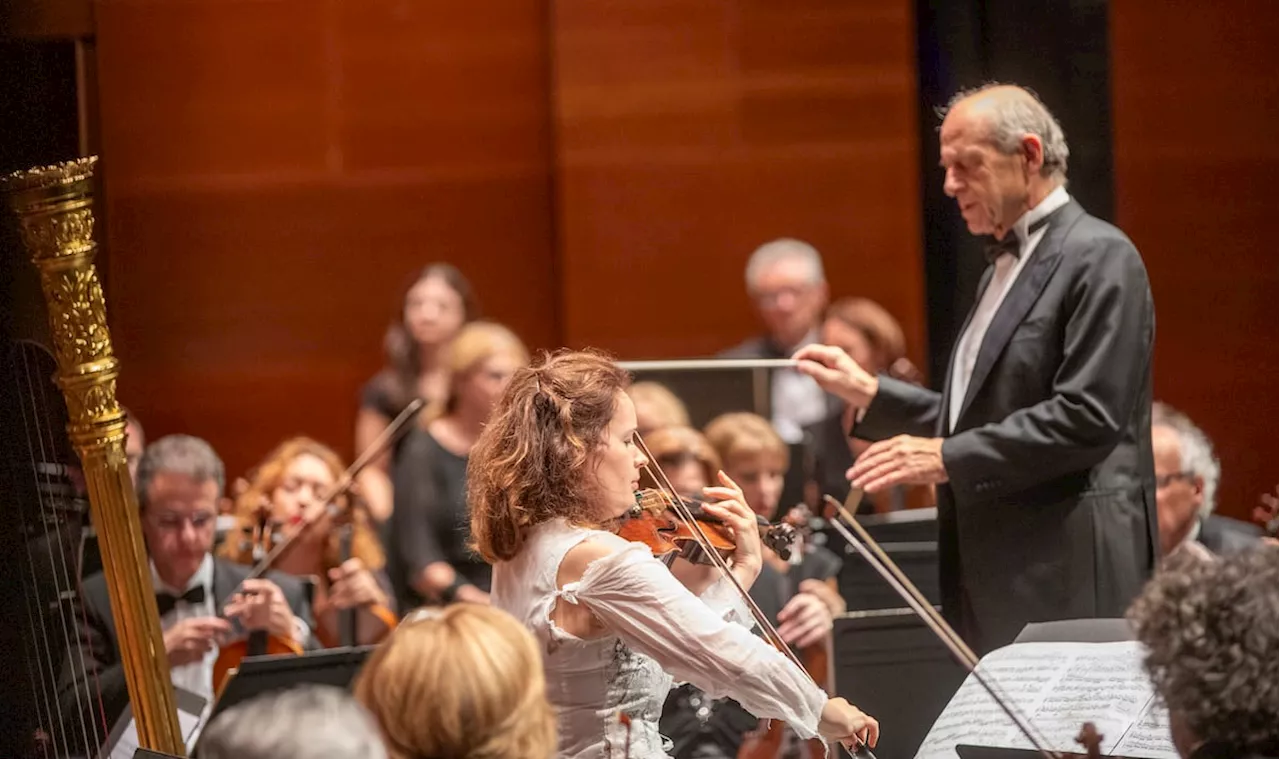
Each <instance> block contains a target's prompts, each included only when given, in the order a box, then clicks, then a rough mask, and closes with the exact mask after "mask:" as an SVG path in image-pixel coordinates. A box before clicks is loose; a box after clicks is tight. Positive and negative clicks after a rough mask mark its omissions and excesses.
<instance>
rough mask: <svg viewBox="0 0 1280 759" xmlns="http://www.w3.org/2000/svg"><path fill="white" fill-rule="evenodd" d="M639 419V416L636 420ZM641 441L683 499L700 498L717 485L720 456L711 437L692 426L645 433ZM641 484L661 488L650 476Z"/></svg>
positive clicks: (673, 427)
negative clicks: (709, 486) (707, 488)
mask: <svg viewBox="0 0 1280 759" xmlns="http://www.w3.org/2000/svg"><path fill="white" fill-rule="evenodd" d="M639 418H640V417H639V414H637V415H636V419H637V420H638V419H639ZM641 438H642V439H643V440H644V444H645V445H646V446H648V448H649V453H650V454H652V455H653V460H654V463H656V464H657V465H658V467H659V468H660V469H661V470H662V472H663V474H665V475H666V476H667V479H668V480H669V481H670V483H671V487H673V488H675V491H676V492H677V493H679V494H680V495H682V496H685V497H687V498H700V497H701V496H702V489H703V488H705V487H707V486H708V485H710V484H711V483H712V482H714V481H715V479H716V472H718V471H720V456H719V455H718V454H717V453H716V452H715V449H714V448H712V447H711V444H710V443H708V442H707V438H706V437H705V436H704V435H703V434H702V433H701V432H698V431H697V430H695V429H694V428H692V427H685V426H671V427H662V428H660V429H658V430H655V431H654V432H652V433H650V434H648V435H644V434H641ZM640 485H641V487H646V488H657V487H659V483H657V482H654V481H653V478H652V477H651V476H650V475H649V474H648V473H646V474H645V475H644V476H643V477H642V478H641V481H640Z"/></svg>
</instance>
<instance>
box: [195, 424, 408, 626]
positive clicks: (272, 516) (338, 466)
mask: <svg viewBox="0 0 1280 759" xmlns="http://www.w3.org/2000/svg"><path fill="white" fill-rule="evenodd" d="M342 474H343V463H342V460H341V459H340V458H339V457H338V455H337V454H336V453H334V452H333V450H332V449H330V448H329V447H328V446H325V445H323V444H321V443H319V442H317V441H315V440H312V439H310V438H306V437H296V438H292V439H290V440H286V441H285V442H283V443H281V444H280V445H279V446H277V447H276V449H275V450H274V451H272V452H271V453H270V454H269V455H268V456H267V458H266V460H265V461H263V462H262V464H261V465H260V466H259V467H258V468H257V469H256V470H255V471H254V473H253V474H252V475H251V477H250V478H249V482H248V486H247V487H246V488H245V490H244V491H243V492H242V493H241V494H240V495H239V497H238V498H237V499H236V506H235V512H236V517H237V519H238V521H239V524H240V529H239V530H238V531H237V533H233V534H232V535H231V536H229V537H228V539H227V540H226V541H225V542H224V543H223V544H222V547H221V548H220V551H221V554H222V556H223V557H225V558H227V559H231V560H232V561H236V562H239V563H242V564H254V563H256V561H257V560H258V559H259V558H260V556H261V554H262V553H265V552H267V551H269V550H270V549H271V544H272V543H273V542H274V541H277V540H280V539H284V538H287V537H291V536H293V535H294V533H296V532H298V531H299V530H300V529H302V527H303V524H304V521H305V520H304V518H314V519H315V523H314V524H311V525H310V526H309V527H307V528H306V532H305V533H304V534H302V535H300V536H298V537H297V538H295V540H294V541H293V543H292V544H291V545H290V546H289V548H288V550H287V551H285V552H284V553H283V554H282V555H281V557H280V558H279V559H278V560H277V561H276V562H275V564H274V568H275V569H277V570H279V571H281V572H285V573H287V574H291V575H294V576H297V577H313V578H315V581H316V586H315V593H314V596H313V600H312V606H313V610H314V613H315V620H316V630H315V633H316V638H317V639H318V640H319V641H320V642H321V643H323V644H324V645H325V646H326V647H333V646H338V645H342V644H343V641H342V638H343V635H342V627H343V625H342V619H343V617H344V616H346V617H347V618H348V619H350V617H351V615H354V625H355V636H354V638H355V640H353V641H349V643H350V644H352V645H366V644H372V643H377V642H378V641H380V640H381V639H382V638H383V637H384V636H385V635H386V634H387V633H388V632H389V631H390V630H391V629H392V628H394V627H395V625H396V622H397V619H396V616H395V614H394V612H393V611H392V608H393V607H392V603H391V600H390V593H389V591H388V587H389V584H388V583H387V581H386V577H385V575H384V574H383V573H382V571H381V570H382V566H383V554H382V548H381V546H380V545H379V542H378V537H377V535H376V534H375V532H374V530H373V528H372V526H371V519H370V518H369V516H368V513H367V512H366V510H365V508H364V506H363V504H362V503H360V501H359V499H358V498H355V497H354V495H353V494H344V495H343V496H342V497H341V498H340V499H338V501H339V502H338V503H335V504H325V503H321V502H320V499H322V498H324V497H325V495H326V494H327V493H329V492H332V490H333V488H334V486H335V485H336V484H337V482H338V478H339V477H341V476H342ZM255 549H256V550H255ZM343 612H347V614H346V615H344V614H343ZM349 627H350V626H349V625H348V628H349Z"/></svg>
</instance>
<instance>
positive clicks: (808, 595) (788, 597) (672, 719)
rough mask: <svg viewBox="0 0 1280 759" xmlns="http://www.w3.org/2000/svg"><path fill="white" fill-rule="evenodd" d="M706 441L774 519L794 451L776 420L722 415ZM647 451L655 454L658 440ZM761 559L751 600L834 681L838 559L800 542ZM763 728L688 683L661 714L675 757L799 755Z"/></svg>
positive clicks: (788, 740)
mask: <svg viewBox="0 0 1280 759" xmlns="http://www.w3.org/2000/svg"><path fill="white" fill-rule="evenodd" d="M699 437H701V436H699ZM705 440H706V441H709V442H708V443H706V444H708V445H710V446H711V448H712V453H713V455H714V456H715V457H716V458H717V460H719V461H722V462H723V463H724V471H725V473H726V474H728V475H729V477H730V478H732V479H733V481H734V482H736V483H738V484H739V485H740V486H741V487H742V492H743V495H744V497H745V499H746V504H747V506H748V507H749V508H750V509H751V510H752V511H753V512H755V513H756V514H758V515H760V516H761V517H763V518H765V519H767V520H769V521H773V520H776V519H777V518H778V516H779V515H778V511H779V509H778V506H779V500H780V498H781V496H782V482H783V477H784V476H785V473H786V471H787V466H788V463H789V451H788V449H787V445H786V443H784V442H783V441H782V438H781V437H779V436H778V433H777V432H776V431H775V430H774V428H773V425H771V424H770V423H769V421H768V420H767V419H765V418H764V417H761V416H759V415H757V414H752V413H748V412H734V413H728V414H721V415H720V416H718V417H716V418H715V419H713V420H711V422H710V423H709V424H708V425H707V427H706V438H705ZM649 448H650V451H651V452H653V453H654V455H655V456H657V455H658V453H657V451H656V449H655V448H654V446H653V445H650V446H649ZM703 484H709V483H703ZM763 558H764V563H763V566H762V569H761V572H760V576H759V578H757V580H756V583H755V585H754V586H752V588H751V597H752V598H753V599H754V600H755V601H756V603H757V604H758V605H759V606H760V609H761V611H763V612H764V614H765V615H766V616H767V617H769V619H770V620H771V621H773V622H775V623H776V624H777V625H778V626H779V627H778V632H779V634H780V635H781V636H782V639H783V640H784V641H785V642H786V643H787V644H788V645H790V646H792V647H793V649H794V650H795V651H796V653H797V654H798V655H799V657H800V659H801V661H802V663H803V664H804V665H805V668H806V669H807V670H809V673H810V674H811V675H812V676H813V677H814V678H815V679H817V680H818V681H819V682H820V683H824V684H825V683H826V682H828V681H829V680H830V662H831V656H830V638H829V634H830V632H831V629H832V627H833V616H834V615H836V614H840V613H843V612H844V610H845V602H844V599H843V598H841V597H840V593H839V591H838V590H837V588H836V582H835V576H836V574H837V573H838V572H839V570H840V566H841V561H840V559H839V557H837V556H836V555H835V554H833V553H832V552H831V551H828V550H827V549H825V548H822V547H821V546H815V545H805V546H803V547H797V550H795V551H793V552H792V554H791V556H790V558H789V559H784V558H782V557H781V556H779V555H778V554H777V553H776V552H774V551H772V550H770V549H769V548H768V547H767V546H766V547H765V548H764V551H763ZM761 727H762V726H761V725H759V724H758V721H757V720H756V719H755V718H753V717H752V716H751V715H749V714H746V713H745V712H744V711H743V710H742V708H741V707H740V706H739V705H738V704H736V703H734V702H732V701H729V700H721V701H714V700H712V699H709V698H708V697H707V696H706V694H704V693H701V692H700V691H698V690H697V689H696V688H694V687H692V686H688V685H686V686H683V687H681V688H678V689H676V690H674V691H672V694H671V697H670V698H668V700H667V705H666V707H665V708H664V710H663V717H662V728H663V733H664V734H665V735H667V736H669V737H671V739H672V740H673V741H675V744H676V749H677V750H676V752H675V754H676V756H677V759H680V758H681V757H686V756H698V757H706V758H708V759H709V758H710V757H717V756H719V757H735V756H737V757H742V759H747V758H748V757H752V758H754V759H764V758H765V757H775V756H780V755H786V756H790V755H795V754H796V751H797V749H798V744H797V743H796V742H795V741H794V740H792V734H791V733H790V731H788V730H787V729H786V728H785V726H784V724H783V723H782V722H779V721H775V722H772V723H770V724H769V725H767V726H763V727H764V729H763V730H761V729H760V728H761ZM813 747H814V750H815V751H817V752H818V756H822V755H823V754H824V753H825V747H824V746H822V745H821V743H820V742H814V744H813Z"/></svg>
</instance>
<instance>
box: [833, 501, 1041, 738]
mask: <svg viewBox="0 0 1280 759" xmlns="http://www.w3.org/2000/svg"><path fill="white" fill-rule="evenodd" d="M824 498H825V499H826V500H827V502H828V503H829V504H834V505H835V508H836V512H835V513H836V515H837V516H838V518H837V519H829V520H827V521H828V523H829V524H830V525H831V526H832V527H833V528H835V530H836V531H837V532H838V533H840V536H841V537H843V538H844V539H845V540H846V541H847V542H848V543H849V545H850V546H852V547H853V548H854V550H856V551H857V552H858V554H859V555H861V556H862V558H863V559H864V560H866V562H867V563H868V564H870V565H871V568H872V569H874V570H875V571H876V572H877V573H878V574H879V575H880V576H881V577H883V578H884V580H885V582H887V583H889V586H890V587H891V588H893V590H894V591H895V592H897V594H898V595H899V596H901V597H902V600H903V601H905V602H906V603H907V605H908V606H910V607H911V610H912V611H914V612H915V613H916V615H917V616H919V617H920V619H921V620H922V621H923V622H924V623H925V625H926V626H928V627H929V629H930V631H932V632H933V634H934V635H936V636H937V637H938V639H939V640H941V641H942V644H943V645H944V646H946V647H947V649H948V650H949V651H950V652H951V654H952V655H953V656H955V657H956V659H958V660H959V662H960V664H961V665H962V666H964V668H965V669H966V670H968V671H969V672H970V673H972V674H973V676H974V679H975V680H977V681H978V684H979V685H981V686H982V688H983V689H984V690H986V691H987V694H988V695H990V696H991V698H992V700H994V701H995V702H996V704H997V705H998V706H999V707H1000V708H1001V710H1002V711H1004V713H1005V715H1006V716H1008V717H1009V719H1010V720H1012V721H1013V723H1014V725H1015V726H1016V727H1017V728H1018V730H1019V732H1021V733H1022V734H1023V736H1024V737H1026V739H1027V740H1028V741H1030V742H1031V745H1032V746H1034V747H1035V749H1036V751H1038V752H1039V753H1040V754H1042V755H1043V756H1045V757H1046V759H1062V756H1061V755H1060V754H1059V753H1058V752H1056V751H1054V750H1053V749H1051V748H1048V745H1049V742H1048V741H1047V740H1046V739H1045V737H1044V735H1043V734H1041V733H1040V731H1039V729H1037V728H1036V727H1035V724H1034V723H1033V722H1031V721H1030V719H1029V718H1027V717H1026V716H1025V715H1023V714H1022V711H1021V709H1020V708H1019V707H1018V706H1017V704H1015V703H1013V702H1012V701H1010V700H1009V699H1008V695H1007V694H1003V692H1002V691H1000V689H999V688H997V687H996V685H995V684H994V683H992V682H990V681H988V679H987V678H986V676H985V675H984V674H983V673H982V672H981V671H980V669H979V667H978V664H979V662H978V660H977V658H976V656H975V655H974V653H973V651H972V649H970V648H969V647H968V645H966V644H965V643H964V641H963V640H962V639H961V638H960V636H959V635H958V634H957V633H956V631H955V630H954V629H953V628H952V627H951V625H950V624H948V623H947V621H946V620H945V619H943V618H942V616H941V615H940V614H938V612H937V610H936V609H934V608H933V605H932V604H930V603H929V602H928V600H926V599H925V598H924V595H923V594H922V593H921V592H920V590H919V588H916V587H915V585H914V584H913V583H912V582H911V581H910V580H909V579H907V577H906V575H905V574H904V573H903V572H902V570H901V569H900V568H899V567H898V566H897V564H895V563H894V561H893V560H892V559H890V558H889V557H888V555H887V554H885V552H884V550H883V549H881V548H880V545H879V544H878V543H876V541H875V540H874V539H873V538H872V537H871V535H870V534H869V533H867V532H866V529H865V528H864V527H863V526H862V525H861V524H859V523H858V522H857V521H856V520H854V519H852V517H851V516H850V515H849V513H848V511H847V510H845V509H844V507H843V506H841V505H840V504H839V502H838V501H836V500H835V499H834V498H832V497H831V496H829V495H827V496H824ZM846 521H847V522H849V523H850V524H849V525H848V526H846V525H845V524H843V522H846ZM850 528H852V529H853V530H855V531H857V532H858V534H859V536H860V538H861V539H860V538H859V537H855V536H854V535H853V533H852V532H850V531H849V530H850ZM872 547H874V548H872Z"/></svg>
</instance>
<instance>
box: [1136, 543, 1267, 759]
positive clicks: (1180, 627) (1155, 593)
mask: <svg viewBox="0 0 1280 759" xmlns="http://www.w3.org/2000/svg"><path fill="white" fill-rule="evenodd" d="M1278 567H1280V562H1278V561H1277V553H1276V549H1275V548H1274V547H1272V546H1263V545H1260V544H1258V545H1256V546H1255V547H1253V548H1250V549H1246V550H1244V551H1243V552H1240V553H1236V554H1233V555H1230V556H1226V557H1222V558H1217V557H1213V556H1207V557H1206V556H1205V555H1204V552H1202V551H1193V550H1188V548H1187V547H1183V548H1181V549H1179V550H1177V551H1174V552H1173V553H1172V554H1171V555H1170V556H1169V557H1168V559H1166V561H1165V563H1164V565H1163V566H1162V568H1161V570H1160V571H1158V572H1157V573H1156V575H1155V577H1153V578H1152V579H1151V581H1150V582H1148V583H1147V585H1146V587H1145V588H1144V589H1143V591H1142V594H1141V595H1140V596H1139V597H1138V598H1137V599H1136V600H1135V601H1134V602H1133V604H1132V605H1131V606H1130V607H1129V611H1128V617H1129V620H1130V622H1132V623H1133V625H1134V627H1135V631H1136V635H1137V639H1138V640H1139V641H1141V642H1142V644H1143V645H1144V646H1146V648H1147V655H1146V659H1145V661H1144V664H1145V666H1146V670H1147V673H1148V674H1149V675H1150V676H1151V680H1152V683H1153V685H1154V686H1155V691H1156V694H1157V695H1158V696H1159V697H1160V699H1161V700H1162V701H1163V702H1164V703H1165V704H1166V705H1167V706H1168V708H1169V730H1170V732H1171V733H1172V738H1173V744H1174V746H1175V747H1176V748H1177V749H1178V755H1179V756H1181V757H1183V759H1228V757H1230V759H1261V757H1267V756H1270V757H1274V756H1276V753H1277V750H1278V749H1280V737H1278V736H1277V718H1278V717H1280V714H1277V707H1276V701H1277V695H1278V694H1280V687H1278V686H1277V666H1278V665H1280V659H1278V658H1277V650H1278V649H1280V634H1278V625H1277V613H1278V612H1277V593H1276V585H1277V582H1278V581H1280V572H1278V571H1277V569H1278Z"/></svg>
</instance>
